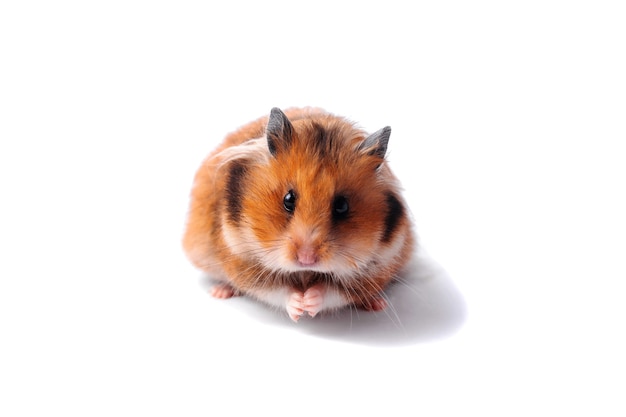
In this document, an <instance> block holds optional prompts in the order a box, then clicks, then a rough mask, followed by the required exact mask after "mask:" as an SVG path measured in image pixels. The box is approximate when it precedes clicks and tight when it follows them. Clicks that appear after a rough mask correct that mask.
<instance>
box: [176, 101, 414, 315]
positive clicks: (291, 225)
mask: <svg viewBox="0 0 626 417" xmlns="http://www.w3.org/2000/svg"><path fill="white" fill-rule="evenodd" d="M390 132H391V129H390V128H389V127H386V128H383V129H380V130H379V131H377V132H375V133H372V134H367V133H366V132H364V131H363V130H361V129H358V128H356V127H355V125H354V124H353V123H351V122H350V121H348V120H346V119H345V118H342V117H338V116H336V115H333V114H330V113H327V112H325V111H324V110H322V109H318V108H292V109H287V110H285V112H283V111H281V110H280V109H278V108H274V109H272V111H271V112H270V115H269V116H265V117H261V118H259V119H257V120H255V121H253V122H251V123H249V124H247V125H244V126H242V127H240V128H239V129H238V130H236V131H234V132H232V133H231V134H229V135H227V136H226V138H225V139H224V141H223V142H222V143H221V144H220V145H219V146H218V147H217V148H216V149H215V150H214V151H213V152H212V153H211V154H210V155H209V156H208V157H207V158H206V159H205V160H204V162H203V163H202V165H201V166H200V168H199V169H198V171H197V173H196V176H195V179H194V184H193V188H192V191H191V198H190V207H189V212H188V217H187V224H186V229H185V232H184V237H183V248H184V250H185V252H186V254H187V256H188V258H189V259H190V261H191V262H192V263H193V264H194V265H195V266H196V267H198V268H199V269H202V270H203V271H205V272H207V273H208V274H209V275H210V276H212V277H213V278H215V279H216V281H217V282H218V284H217V285H216V286H214V287H213V288H212V295H213V296H215V297H217V298H228V297H231V296H234V295H247V296H250V297H253V298H255V299H257V300H260V301H262V302H265V303H267V304H270V305H273V306H277V307H279V308H280V309H284V310H286V312H287V313H288V315H289V317H290V318H291V319H292V320H294V321H298V320H299V318H300V317H301V316H303V315H309V316H311V317H313V316H315V315H317V314H318V313H319V312H322V311H328V310H335V309H339V308H342V307H346V306H349V305H351V306H355V307H359V308H363V309H366V310H382V309H384V308H386V306H387V303H386V300H385V299H384V297H383V293H382V292H383V290H384V289H385V288H386V286H387V285H388V284H389V283H390V282H391V281H393V279H394V278H395V277H396V274H397V273H398V271H399V270H400V269H401V268H402V267H403V266H404V265H405V264H406V262H408V260H409V258H410V257H411V256H412V251H413V246H414V236H413V231H412V229H413V228H412V224H411V220H410V216H409V211H408V208H407V206H406V203H405V201H404V199H403V198H402V196H401V190H400V184H399V182H398V180H397V179H396V177H395V176H394V175H393V174H392V172H391V170H390V168H389V167H388V165H387V163H386V161H385V153H386V150H387V143H388V140H389V136H390Z"/></svg>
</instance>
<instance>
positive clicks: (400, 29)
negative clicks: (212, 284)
mask: <svg viewBox="0 0 626 417" xmlns="http://www.w3.org/2000/svg"><path fill="white" fill-rule="evenodd" d="M207 3H208V2H207ZM336 3H339V2H313V3H308V4H306V5H302V6H299V5H297V4H299V3H297V2H282V3H276V2H257V3H255V4H254V5H251V4H239V3H237V2H231V3H229V4H231V5H230V6H224V5H222V4H226V2H215V3H214V4H215V5H213V6H208V5H203V2H195V3H194V2H171V3H164V2H137V1H123V2H99V4H97V5H96V4H95V2H66V1H61V2H27V1H23V2H17V1H16V2H12V1H9V2H3V3H2V5H0V60H1V61H2V63H1V65H0V75H1V76H0V135H1V145H0V189H1V190H2V205H1V206H0V250H1V251H0V254H1V255H0V256H1V260H0V335H1V338H2V341H1V344H0V396H1V399H0V415H3V416H22V415H28V416H34V415H38V416H41V415H46V416H48V415H63V416H96V415H106V416H112V415H114V416H138V415H150V416H154V415H168V416H174V415H175V416H196V415H198V416H199V415H216V416H217V415H228V414H233V415H253V413H258V412H260V411H261V410H271V411H272V415H290V416H291V415H363V414H365V415H374V414H380V415H393V416H395V415H416V416H417V415H424V416H432V415H446V416H448V415H449V416H461V415H464V416H466V415H472V416H473V415H476V416H478V415H490V416H491V415H493V416H512V415H524V416H529V415H533V416H537V415H541V416H544V415H545V416H555V415H572V413H574V412H576V415H594V416H610V415H624V414H625V413H626V406H625V403H624V402H625V400H624V392H625V388H626V380H625V376H624V375H626V361H625V359H624V352H626V342H625V340H624V338H625V331H624V328H625V327H624V319H625V318H626V307H625V304H626V303H625V302H624V283H625V282H626V268H625V266H624V254H625V244H624V241H625V238H624V236H625V235H626V223H625V221H624V213H626V204H625V197H624V194H625V192H624V188H625V187H624V179H625V178H626V169H625V167H624V166H625V163H624V156H625V152H624V149H623V148H622V146H623V145H624V142H625V139H626V128H625V115H626V102H625V101H624V97H626V85H625V79H626V77H625V76H624V74H626V62H625V55H624V51H625V50H626V49H625V48H626V44H625V39H626V31H625V25H624V21H626V15H625V14H624V10H623V9H622V8H620V3H621V2H617V1H616V2H606V1H594V2H591V1H588V2H565V1H563V2H557V1H540V2H539V1H538V2H535V1H530V2H515V4H513V2H485V1H479V2H446V1H444V2H431V4H421V3H417V4H416V5H413V6H411V7H408V6H404V5H402V4H401V3H398V2H393V1H391V2H384V6H379V7H374V6H371V5H369V4H366V3H367V2H358V3H356V2H355V3H354V4H350V5H345V6H344V5H337V4H336ZM407 3H408V2H407ZM226 7H228V8H226ZM294 105H315V106H321V107H325V108H326V109H328V110H329V111H333V112H336V113H339V114H343V115H346V116H348V117H350V118H352V119H353V120H356V121H358V122H360V123H361V125H362V126H364V127H365V128H367V129H370V130H374V129H378V128H380V127H382V126H385V125H391V126H392V128H393V133H392V138H391V142H390V153H389V160H390V163H391V166H392V168H393V169H394V170H395V171H396V173H397V174H398V176H399V177H400V178H401V179H402V180H403V182H404V185H405V188H406V196H407V198H408V200H409V202H410V205H411V209H412V211H413V214H414V216H415V218H416V221H417V226H418V233H419V237H420V241H421V244H422V247H423V248H424V250H425V254H424V258H423V259H422V260H421V261H420V263H419V265H418V266H419V267H418V268H416V269H414V270H413V272H412V273H411V274H409V275H408V276H407V277H405V279H406V282H407V284H408V286H409V287H410V288H409V289H407V288H406V287H405V286H402V285H400V286H396V287H395V288H394V289H393V290H392V292H391V295H390V296H391V299H392V301H393V303H394V307H395V311H390V312H388V313H379V314H366V313H363V312H359V313H358V314H356V313H355V314H349V313H346V314H342V315H339V316H338V317H334V318H328V319H323V320H321V319H320V320H304V321H303V322H301V323H298V324H292V323H290V322H289V321H288V320H287V319H286V318H285V317H284V316H281V315H278V314H275V313H273V312H271V311H269V310H267V309H265V308H264V307H262V306H259V305H257V304H255V303H253V302H250V301H249V300H245V299H232V300H228V301H218V300H213V299H211V298H210V297H209V296H208V294H207V292H206V282H205V280H204V278H202V276H201V274H200V273H199V272H198V271H196V270H195V269H193V268H192V267H191V266H190V265H189V263H188V262H187V261H186V259H185V258H184V256H183V254H182V252H181V249H180V237H181V233H182V226H183V224H184V218H185V211H186V205H187V195H188V192H189V188H190V186H191V180H192V176H193V174H194V172H195V170H196V168H197V166H198V165H199V163H200V161H201V160H202V158H203V157H204V156H205V155H206V153H207V152H208V151H209V150H210V149H211V148H212V147H213V146H215V145H216V144H217V143H218V142H219V141H220V140H221V139H222V137H223V136H224V135H225V134H226V133H228V132H229V131H231V130H233V129H234V128H236V127H238V126H239V125H241V124H243V123H245V122H247V121H249V120H252V119H254V118H256V117H258V116H261V115H263V114H265V113H267V112H269V110H270V108H271V107H273V106H280V107H288V106H294Z"/></svg>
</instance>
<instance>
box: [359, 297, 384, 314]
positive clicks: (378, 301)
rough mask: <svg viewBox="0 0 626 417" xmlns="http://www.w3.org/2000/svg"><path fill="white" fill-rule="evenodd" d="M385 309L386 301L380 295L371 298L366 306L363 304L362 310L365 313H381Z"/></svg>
mask: <svg viewBox="0 0 626 417" xmlns="http://www.w3.org/2000/svg"><path fill="white" fill-rule="evenodd" d="M386 308H387V301H386V300H385V299H384V298H383V297H382V296H380V295H377V296H376V297H374V298H372V299H371V300H369V302H367V303H366V304H363V309H364V310H367V311H382V310H384V309H386Z"/></svg>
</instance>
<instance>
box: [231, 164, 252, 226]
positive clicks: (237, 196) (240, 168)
mask: <svg viewBox="0 0 626 417" xmlns="http://www.w3.org/2000/svg"><path fill="white" fill-rule="evenodd" d="M246 174H247V168H246V165H245V164H244V163H243V162H242V161H234V162H232V163H231V164H230V167H229V169H228V182H227V184H226V204H227V207H228V218H229V219H230V220H231V221H232V222H235V223H237V222H239V219H240V218H241V199H242V198H243V196H242V191H243V182H244V178H245V176H246Z"/></svg>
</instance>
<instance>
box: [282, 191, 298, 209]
mask: <svg viewBox="0 0 626 417" xmlns="http://www.w3.org/2000/svg"><path fill="white" fill-rule="evenodd" d="M283 207H284V208H285V210H286V211H287V212H289V213H293V211H294V210H295V209H296V194H295V193H294V192H293V190H289V191H287V194H285V197H284V198H283Z"/></svg>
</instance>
